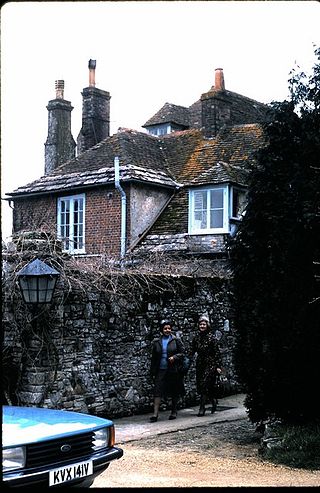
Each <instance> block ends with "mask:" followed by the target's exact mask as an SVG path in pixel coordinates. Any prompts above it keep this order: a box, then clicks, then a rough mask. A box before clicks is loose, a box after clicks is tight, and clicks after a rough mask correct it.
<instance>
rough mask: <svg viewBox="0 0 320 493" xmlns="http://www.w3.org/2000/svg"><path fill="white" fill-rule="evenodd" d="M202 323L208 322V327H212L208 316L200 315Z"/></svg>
mask: <svg viewBox="0 0 320 493" xmlns="http://www.w3.org/2000/svg"><path fill="white" fill-rule="evenodd" d="M200 322H207V324H208V326H209V327H210V320H209V317H208V315H205V314H203V315H200V318H199V323H200Z"/></svg>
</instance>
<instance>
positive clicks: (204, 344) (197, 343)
mask: <svg viewBox="0 0 320 493" xmlns="http://www.w3.org/2000/svg"><path fill="white" fill-rule="evenodd" d="M191 347H192V357H193V356H194V355H195V354H197V358H196V386H197V393H198V394H199V395H200V407H199V411H198V416H204V415H205V412H206V407H205V405H206V402H207V401H208V400H209V401H210V402H211V404H212V408H211V413H214V412H215V410H216V408H217V403H218V401H217V398H216V397H217V392H216V379H217V376H218V374H219V373H221V354H220V349H219V346H218V343H217V340H216V339H215V337H214V335H213V333H212V331H211V327H210V322H209V318H208V317H207V316H206V315H202V316H201V317H200V318H199V322H198V332H197V334H196V335H195V336H194V338H193V340H192V346H191Z"/></svg>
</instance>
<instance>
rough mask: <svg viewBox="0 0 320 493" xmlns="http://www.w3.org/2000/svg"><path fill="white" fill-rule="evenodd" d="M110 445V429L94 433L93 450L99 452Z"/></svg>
mask: <svg viewBox="0 0 320 493" xmlns="http://www.w3.org/2000/svg"><path fill="white" fill-rule="evenodd" d="M108 445H109V432H108V428H101V430H96V431H95V432H94V433H93V449H94V450H99V449H101V448H106V447H108Z"/></svg>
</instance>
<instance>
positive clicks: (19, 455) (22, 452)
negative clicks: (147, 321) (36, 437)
mask: <svg viewBox="0 0 320 493" xmlns="http://www.w3.org/2000/svg"><path fill="white" fill-rule="evenodd" d="M25 464H26V449H25V447H11V448H5V449H3V450H2V471H3V472H6V471H11V470H12V469H21V468H22V467H24V466H25Z"/></svg>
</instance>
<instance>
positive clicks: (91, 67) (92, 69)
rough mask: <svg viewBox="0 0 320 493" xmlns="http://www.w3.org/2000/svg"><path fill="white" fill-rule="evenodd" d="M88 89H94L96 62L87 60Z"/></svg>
mask: <svg viewBox="0 0 320 493" xmlns="http://www.w3.org/2000/svg"><path fill="white" fill-rule="evenodd" d="M88 67H89V87H95V85H96V60H91V58H90V60H89V64H88Z"/></svg>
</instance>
